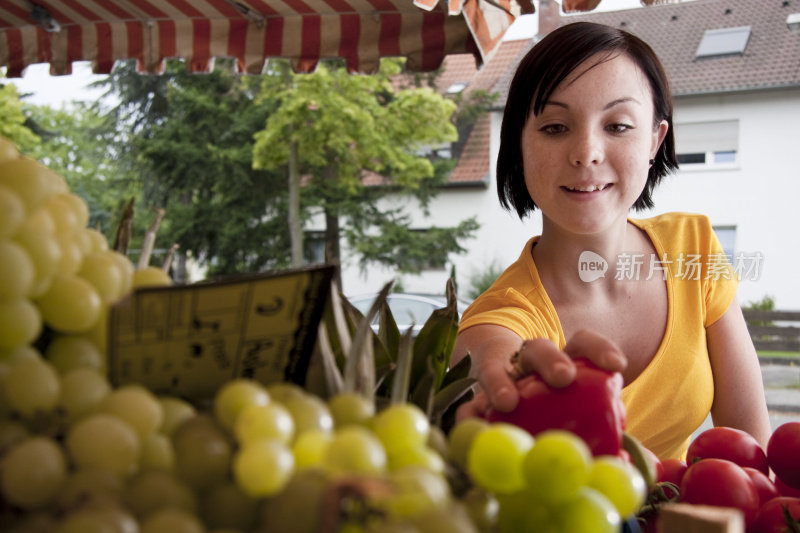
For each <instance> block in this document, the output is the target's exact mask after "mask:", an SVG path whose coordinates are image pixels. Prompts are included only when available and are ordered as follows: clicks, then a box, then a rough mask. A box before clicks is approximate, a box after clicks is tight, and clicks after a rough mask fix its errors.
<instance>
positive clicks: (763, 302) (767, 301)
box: [742, 294, 775, 311]
mask: <svg viewBox="0 0 800 533" xmlns="http://www.w3.org/2000/svg"><path fill="white" fill-rule="evenodd" d="M742 309H747V310H753V311H774V310H775V298H774V297H772V296H771V295H769V294H765V295H764V297H763V298H761V299H760V300H755V301H750V302H747V303H746V304H745V305H743V306H742Z"/></svg>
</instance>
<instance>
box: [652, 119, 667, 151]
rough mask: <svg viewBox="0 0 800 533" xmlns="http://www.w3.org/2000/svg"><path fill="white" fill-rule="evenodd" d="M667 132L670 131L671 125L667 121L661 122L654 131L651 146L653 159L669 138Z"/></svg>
mask: <svg viewBox="0 0 800 533" xmlns="http://www.w3.org/2000/svg"><path fill="white" fill-rule="evenodd" d="M667 131H669V123H667V121H666V120H662V121H661V122H659V123H658V124H657V125H656V127H655V129H654V130H653V144H652V146H650V158H651V159H654V158H655V157H656V154H657V153H658V149H659V148H661V143H663V142H664V139H665V138H666V136H667Z"/></svg>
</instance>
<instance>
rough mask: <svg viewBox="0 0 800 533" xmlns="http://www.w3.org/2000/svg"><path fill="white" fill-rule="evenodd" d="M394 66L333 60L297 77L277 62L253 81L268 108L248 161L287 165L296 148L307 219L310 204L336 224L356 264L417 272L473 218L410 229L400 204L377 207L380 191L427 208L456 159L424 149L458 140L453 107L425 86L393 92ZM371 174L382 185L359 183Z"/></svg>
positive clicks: (451, 248)
mask: <svg viewBox="0 0 800 533" xmlns="http://www.w3.org/2000/svg"><path fill="white" fill-rule="evenodd" d="M401 69H402V62H400V61H397V60H387V61H384V62H383V63H382V68H381V71H380V72H379V73H378V74H376V75H373V76H354V75H351V74H348V73H347V71H346V70H345V69H344V68H342V67H341V66H336V65H335V64H334V65H326V64H321V65H320V66H319V67H318V69H317V71H316V72H315V73H314V74H310V75H308V74H299V75H298V74H294V73H292V72H291V71H290V70H289V69H288V68H287V67H286V66H285V65H283V66H282V65H280V64H275V65H274V66H273V69H272V70H271V71H270V72H271V73H270V75H268V76H265V78H264V80H263V81H262V85H261V93H260V99H261V100H260V102H261V103H262V105H264V106H266V107H268V108H270V109H273V110H274V111H273V112H272V113H271V114H270V115H269V116H268V118H267V120H266V122H265V126H264V129H263V130H261V131H259V132H258V133H257V134H256V142H255V146H254V152H253V164H254V166H255V167H256V168H264V169H281V168H285V167H286V166H287V165H288V163H289V153H290V146H292V145H294V146H295V147H296V149H297V154H298V159H299V166H300V172H301V173H302V175H303V176H304V183H303V187H302V189H301V191H302V197H303V199H304V207H305V209H306V216H307V209H308V208H309V206H317V207H319V208H322V210H323V211H324V212H325V214H326V215H327V217H328V220H329V221H330V220H335V221H337V226H336V227H334V228H331V227H330V226H329V228H328V230H329V233H333V234H334V235H335V236H334V237H333V238H334V240H335V241H336V242H338V240H339V239H340V237H342V236H343V237H345V238H346V240H347V243H348V245H349V246H350V249H352V250H353V251H354V252H355V253H356V254H357V255H358V258H359V262H360V265H361V266H362V268H366V266H367V264H368V263H370V262H377V263H382V264H389V265H393V266H395V267H396V268H397V269H398V270H399V271H400V272H419V271H420V270H421V269H422V268H423V267H424V266H425V265H426V264H429V263H436V264H441V265H444V263H445V262H446V260H447V256H448V254H450V253H457V252H460V251H463V248H461V246H460V245H459V244H458V242H459V241H460V240H462V239H464V238H467V237H469V236H470V235H471V234H472V232H474V230H475V229H476V228H477V223H476V222H475V220H474V219H468V220H465V221H462V222H461V223H459V224H458V225H456V226H454V227H450V228H431V229H429V230H427V231H424V232H421V231H414V230H412V229H411V221H410V219H409V217H408V215H407V214H405V213H404V211H403V209H402V208H395V209H391V208H389V209H387V208H383V207H379V199H380V198H381V197H383V196H386V195H388V194H400V195H415V196H416V197H417V198H418V199H419V200H420V202H421V204H422V205H423V206H425V205H427V202H428V200H429V199H430V198H431V196H432V195H433V194H435V192H438V188H439V186H440V185H441V184H442V183H443V181H444V179H445V177H446V175H447V174H448V173H449V172H450V171H451V170H452V168H453V165H454V162H452V161H446V162H445V161H442V160H436V159H432V158H429V157H427V156H426V155H425V153H426V147H428V146H436V145H439V144H441V143H443V142H452V141H454V140H456V138H457V134H456V128H455V126H454V124H453V121H452V117H453V114H454V112H455V110H456V104H455V103H454V102H452V101H450V100H448V99H445V98H442V97H441V96H439V95H438V94H437V93H436V92H435V91H433V90H432V89H430V88H424V87H422V88H420V87H412V88H409V89H403V90H396V89H395V86H394V84H393V83H392V76H396V75H397V74H399V73H400V72H401ZM376 176H383V177H385V178H386V182H385V183H383V184H382V185H379V186H375V185H365V181H364V180H365V178H367V177H372V178H374V177H376ZM339 221H341V228H342V229H341V235H339V232H340V230H339V229H338V228H339V226H338V223H339ZM331 230H333V231H331ZM331 249H335V248H331ZM332 259H333V260H334V261H338V260H339V258H338V257H333V258H332Z"/></svg>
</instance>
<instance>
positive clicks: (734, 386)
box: [453, 22, 771, 458]
mask: <svg viewBox="0 0 800 533" xmlns="http://www.w3.org/2000/svg"><path fill="white" fill-rule="evenodd" d="M675 168H677V162H676V159H675V149H674V139H673V137H672V101H671V96H670V91H669V85H668V82H667V78H666V75H665V73H664V69H663V67H662V65H661V63H660V62H659V60H658V58H657V57H656V55H655V54H654V52H653V51H652V49H651V48H650V47H649V46H648V45H647V44H646V43H644V42H643V41H641V40H640V39H639V38H637V37H635V36H633V35H631V34H629V33H627V32H624V31H621V30H619V29H616V28H612V27H608V26H603V25H599V24H593V23H584V22H580V23H574V24H569V25H566V26H563V27H561V28H559V29H557V30H555V31H553V32H551V33H550V34H548V35H547V36H546V37H545V38H544V39H542V41H540V42H539V43H537V44H536V45H535V46H534V47H533V48H532V49H531V51H530V52H529V53H528V54H527V55H526V56H525V57H524V59H523V60H522V61H521V63H520V65H519V67H518V69H517V72H516V74H515V77H514V79H513V81H512V83H511V87H510V90H509V95H508V101H507V104H506V108H505V114H504V117H503V126H502V130H501V144H500V152H499V154H498V163H497V180H498V184H497V189H498V195H499V198H500V202H501V204H502V205H503V206H504V207H505V208H507V209H512V208H513V209H514V210H516V212H517V213H518V215H519V216H520V218H524V217H525V216H527V215H529V214H531V213H532V212H533V211H534V210H535V209H537V208H538V209H540V210H541V213H542V233H541V235H540V236H537V237H533V238H532V239H530V240H529V241H528V242H527V243H526V244H525V246H524V248H523V250H522V254H521V255H520V257H519V259H518V260H517V261H516V262H515V263H513V264H512V265H511V266H510V267H509V268H508V269H507V270H506V271H505V272H504V273H503V274H502V275H501V276H500V278H499V279H498V280H497V281H496V282H495V283H494V284H493V285H492V286H491V288H490V289H489V290H487V291H486V292H485V293H484V294H483V295H481V296H480V297H479V298H478V299H476V300H475V302H474V303H473V304H472V305H471V306H470V307H469V309H467V310H466V312H465V313H464V315H463V316H462V319H461V323H460V326H459V334H458V338H457V341H456V347H455V351H454V354H453V363H455V362H457V360H458V359H460V357H463V356H464V355H465V354H467V353H468V354H469V356H470V357H471V358H472V368H473V373H474V374H475V375H476V376H477V378H478V381H479V385H480V390H481V392H480V393H479V394H478V395H477V396H476V398H475V400H473V401H472V402H470V403H468V404H466V405H465V406H463V407H462V409H461V410H460V412H459V416H460V417H463V416H469V415H475V414H479V413H481V412H483V411H484V410H485V409H487V408H488V406H490V405H491V406H493V407H494V408H496V409H500V410H511V409H512V408H513V407H514V406H515V405H516V403H517V400H518V398H519V392H518V390H517V388H516V386H515V383H514V379H515V378H516V377H519V373H520V372H523V373H537V374H539V375H540V376H541V378H542V379H543V380H545V381H546V382H548V383H550V384H551V385H553V386H564V385H566V384H568V383H569V382H571V380H572V379H573V377H574V375H575V367H574V365H573V364H572V359H573V358H580V357H587V358H589V359H590V360H592V361H593V362H594V363H595V364H597V365H598V366H601V367H604V368H606V369H609V370H613V371H619V372H621V373H622V376H623V377H624V380H625V387H624V389H623V392H622V398H623V401H624V403H625V406H626V427H627V431H629V432H630V433H631V434H632V435H634V436H635V437H637V438H638V439H639V440H640V441H642V443H643V444H644V445H645V446H646V447H648V448H650V449H651V450H652V451H653V452H655V453H656V454H657V455H658V456H659V457H661V458H667V457H681V456H683V455H685V452H686V448H687V446H688V444H689V440H690V438H691V434H692V432H693V431H695V430H696V429H697V428H698V427H699V426H700V425H701V424H702V422H703V421H704V420H705V419H706V417H707V415H708V413H709V412H710V413H711V414H712V418H713V421H714V424H715V425H718V426H731V427H735V428H739V429H742V430H744V431H747V432H748V433H750V434H752V435H753V436H754V437H756V439H758V441H759V442H761V443H762V445H766V442H767V440H768V438H769V435H770V432H771V429H770V425H769V418H768V414H767V409H766V401H765V399H764V390H763V384H762V381H761V373H760V371H759V364H758V358H757V356H756V352H755V349H754V347H753V343H752V341H751V339H750V336H749V334H748V331H747V328H746V325H745V322H744V319H743V317H742V312H741V309H740V307H739V305H738V303H737V301H736V299H735V296H736V287H737V279H736V277H735V274H734V272H733V271H732V268H731V266H730V264H729V263H728V262H727V260H726V259H725V257H724V254H723V251H722V247H721V246H720V244H719V242H718V240H717V238H716V236H715V235H714V232H713V230H712V228H711V225H710V223H709V221H708V219H707V218H706V217H704V216H700V215H693V214H686V213H670V214H665V215H660V216H656V217H653V218H649V219H641V220H639V219H633V218H629V213H630V210H631V208H633V209H635V210H641V209H645V208H648V207H652V205H653V202H652V199H651V193H652V191H653V188H654V187H655V186H656V185H657V184H658V182H659V181H660V180H661V179H662V178H663V177H664V176H665V175H666V174H668V173H669V172H670V171H672V170H674V169H675ZM514 354H517V356H518V361H517V363H516V364H515V365H512V364H511V363H510V359H511V357H512V356H513V355H514Z"/></svg>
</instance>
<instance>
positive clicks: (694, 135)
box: [343, 0, 800, 309]
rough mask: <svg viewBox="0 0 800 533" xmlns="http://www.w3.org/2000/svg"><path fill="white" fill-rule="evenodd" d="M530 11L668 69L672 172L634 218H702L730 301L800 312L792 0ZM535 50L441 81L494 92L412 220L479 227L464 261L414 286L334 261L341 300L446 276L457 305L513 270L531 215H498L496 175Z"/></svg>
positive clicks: (424, 285)
mask: <svg viewBox="0 0 800 533" xmlns="http://www.w3.org/2000/svg"><path fill="white" fill-rule="evenodd" d="M536 8H537V12H538V19H539V35H542V34H544V33H545V32H547V31H548V28H554V27H556V26H558V25H562V24H566V23H568V22H573V21H578V20H588V21H594V22H600V23H604V24H609V25H612V26H616V27H620V28H622V29H625V30H627V31H630V32H632V33H634V34H636V35H638V36H640V37H642V38H643V39H644V40H645V41H647V42H648V43H649V44H650V45H651V46H652V47H653V48H654V50H655V51H656V53H657V54H658V55H659V57H660V58H661V59H662V61H663V63H664V66H665V68H666V70H667V73H668V75H669V77H670V81H671V87H672V91H673V98H674V103H675V113H674V125H675V133H676V141H677V152H678V157H679V160H680V162H681V168H680V169H679V171H677V172H676V173H675V174H673V175H671V176H668V177H667V178H666V179H665V180H664V181H663V182H662V184H661V185H660V186H659V188H657V189H656V191H655V193H654V195H653V199H654V202H655V208H653V209H651V210H649V211H646V212H641V213H632V216H634V217H647V216H652V215H655V214H659V213H663V212H667V211H688V212H699V213H704V214H706V215H708V216H709V218H710V220H711V222H712V224H713V225H714V227H715V229H716V231H717V235H718V236H719V238H720V240H721V242H722V243H723V246H724V248H725V250H726V253H727V254H728V255H729V257H730V258H731V260H732V261H733V263H734V266H735V267H736V268H737V269H739V272H740V274H741V276H742V282H741V284H740V289H739V299H740V303H742V305H746V304H748V303H749V302H754V301H757V300H760V299H762V298H763V297H765V296H768V295H769V296H771V297H773V298H774V300H775V304H776V307H777V308H779V309H800V268H798V267H799V266H800V236H799V235H798V229H800V206H799V205H798V199H800V164H798V161H797V158H796V157H795V156H796V155H797V154H798V153H800V133H798V127H799V126H800V32H798V31H797V30H796V29H792V27H793V26H797V25H798V23H797V20H798V19H800V0H691V1H684V2H681V3H668V4H663V5H654V6H650V7H646V8H639V9H629V10H623V11H611V12H596V13H595V12H592V13H588V14H581V15H560V14H559V12H558V9H559V6H558V5H557V4H556V3H555V2H554V1H553V0H539V1H537V2H536ZM535 41H536V38H533V39H519V40H511V41H506V42H504V43H502V45H501V46H499V47H498V48H497V49H496V50H495V52H494V54H493V56H492V57H491V58H490V59H489V61H488V62H487V63H486V64H485V65H484V66H483V68H482V69H480V70H475V68H474V66H473V67H472V69H471V70H470V68H469V64H468V63H467V62H466V61H465V58H464V57H463V56H452V57H450V58H448V59H447V63H446V67H445V72H444V73H443V74H442V77H443V78H444V79H447V80H448V82H450V83H452V84H454V87H455V88H458V87H460V85H459V84H463V86H464V89H463V90H474V89H476V88H479V89H483V90H487V91H491V92H497V93H498V98H497V100H496V102H495V106H494V107H493V109H491V110H490V111H489V112H488V113H486V114H485V115H484V116H481V117H480V118H479V119H478V120H477V121H476V123H475V125H474V127H473V128H472V131H471V132H470V134H469V138H468V139H467V141H466V144H465V146H464V149H463V152H462V154H461V157H460V159H459V161H458V164H457V166H456V168H455V170H454V171H453V173H452V175H451V176H450V180H449V184H448V186H447V187H446V188H445V189H443V190H442V192H441V193H440V194H439V195H438V197H437V198H435V199H434V200H433V202H432V204H431V206H430V216H427V217H425V216H423V215H422V213H421V212H418V213H417V215H416V216H415V218H414V220H415V221H416V222H417V223H418V224H419V229H424V228H425V227H433V226H444V225H451V224H454V223H455V222H457V221H460V220H462V219H464V218H467V217H468V216H472V215H475V216H476V217H477V220H478V222H479V223H480V225H481V227H480V229H479V230H478V232H477V233H476V235H475V237H474V239H472V240H471V241H469V242H467V243H465V247H466V248H467V252H466V253H464V254H462V255H457V256H453V257H451V260H452V265H443V266H442V268H438V269H435V268H434V269H430V270H426V271H425V272H423V273H422V274H420V275H414V276H410V275H399V276H398V275H397V273H395V272H392V271H391V270H388V269H380V268H374V269H371V270H370V271H368V272H367V273H366V274H363V273H361V272H360V271H359V269H358V267H357V265H352V266H351V265H348V264H343V284H344V287H345V292H346V293H348V294H352V293H354V292H369V291H372V290H377V289H378V288H379V287H380V286H381V285H383V283H385V282H386V281H387V280H389V279H392V278H393V277H395V276H397V277H399V279H400V280H401V283H402V286H403V288H404V289H405V290H407V291H414V292H426V293H441V292H442V291H443V290H444V287H445V282H446V279H447V278H448V277H449V275H450V273H451V268H452V269H454V270H455V272H456V281H457V283H458V287H459V295H460V296H461V297H467V293H468V291H469V287H470V280H471V279H473V278H474V277H475V276H478V275H480V274H482V273H486V272H487V271H489V270H492V269H495V270H496V269H497V268H500V267H505V266H506V265H508V264H509V263H511V262H512V261H514V260H515V259H516V258H517V257H518V256H519V254H520V252H521V250H522V246H523V245H524V243H525V242H526V240H527V239H528V238H529V237H530V236H533V235H537V234H538V233H539V232H540V231H541V219H540V217H539V215H538V213H535V214H534V215H533V216H532V217H529V218H527V219H526V220H524V221H520V220H519V219H518V218H517V217H516V215H515V214H513V213H510V212H506V211H504V210H502V209H501V208H500V207H499V203H498V200H497V194H496V190H495V170H494V169H495V161H496V154H497V150H498V144H499V131H500V124H501V120H502V110H503V106H504V103H505V96H506V93H507V90H508V85H509V83H510V80H511V77H512V76H513V73H514V69H515V66H516V64H517V63H518V61H519V59H520V58H521V57H522V55H524V53H525V52H526V51H527V50H528V49H529V48H530V47H531V46H532V45H533V43H534V42H535ZM448 87H450V85H448ZM409 209H415V208H414V206H413V205H411V206H409ZM354 287H357V289H354Z"/></svg>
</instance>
